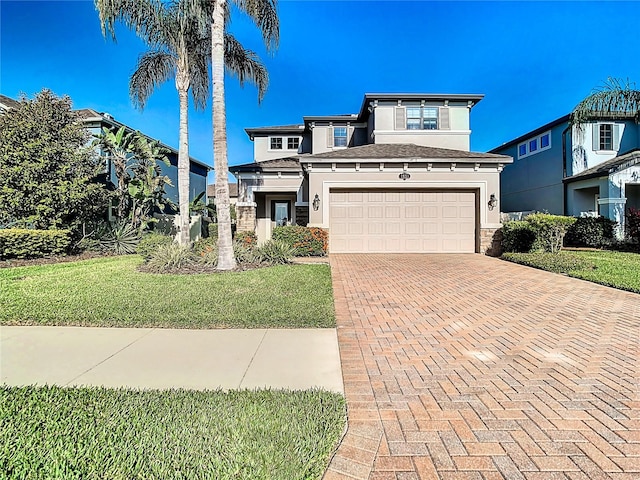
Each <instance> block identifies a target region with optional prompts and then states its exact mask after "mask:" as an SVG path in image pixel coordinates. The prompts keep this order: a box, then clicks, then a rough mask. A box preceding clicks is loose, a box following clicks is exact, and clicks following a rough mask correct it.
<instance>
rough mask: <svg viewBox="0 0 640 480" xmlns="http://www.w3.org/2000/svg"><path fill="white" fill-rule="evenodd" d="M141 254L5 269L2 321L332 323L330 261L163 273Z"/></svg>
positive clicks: (0, 274)
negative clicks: (147, 269) (145, 263)
mask: <svg viewBox="0 0 640 480" xmlns="http://www.w3.org/2000/svg"><path fill="white" fill-rule="evenodd" d="M141 263H142V258H141V257H139V256H137V255H130V256H121V257H106V258H99V259H93V260H86V261H78V262H69V263H60V264H55V265H40V266H31V267H14V268H4V269H0V292H2V308H1V309H0V324H5V325H80V326H100V327H170V328H231V327H235V328H272V327H275V328H278V327H282V328H307V327H308V328H316V327H334V326H335V315H334V310H333V294H332V289H331V272H330V269H329V266H328V265H281V266H274V267H268V268H260V269H255V270H249V271H245V272H232V273H226V274H223V275H221V274H206V275H205V274H202V275H169V274H163V275H157V274H150V273H143V272H140V271H138V270H137V267H138V266H139V265H140V264H141Z"/></svg>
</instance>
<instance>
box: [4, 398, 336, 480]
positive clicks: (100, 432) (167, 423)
mask: <svg viewBox="0 0 640 480" xmlns="http://www.w3.org/2000/svg"><path fill="white" fill-rule="evenodd" d="M345 417H346V413H345V403H344V398H343V397H342V396H341V395H339V394H335V393H330V392H325V391H320V390H308V391H296V392H293V391H271V390H258V391H248V390H244V391H229V392H221V391H207V392H197V391H186V390H164V391H139V390H126V389H120V390H109V389H104V388H60V387H52V386H47V387H32V386H30V387H6V386H5V387H0V472H2V478H8V479H40V478H50V479H99V478H100V479H101V478H109V479H131V478H145V479H162V480H166V479H205V478H206V479H210V478H216V479H269V480H272V479H283V480H295V479H319V478H321V476H322V474H323V472H324V470H325V469H326V466H327V464H328V461H329V457H330V455H331V453H332V451H333V449H334V448H335V447H336V445H337V442H338V440H339V438H340V436H341V434H342V432H343V429H344V425H345V421H346V420H345Z"/></svg>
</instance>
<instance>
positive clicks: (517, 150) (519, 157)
mask: <svg viewBox="0 0 640 480" xmlns="http://www.w3.org/2000/svg"><path fill="white" fill-rule="evenodd" d="M545 135H548V136H549V145H547V146H546V147H541V146H540V145H541V142H542V137H544V136H545ZM534 140H535V141H536V145H537V147H538V148H537V149H536V150H534V151H533V152H531V151H530V150H529V142H532V141H534ZM521 146H524V147H525V150H526V151H527V153H525V154H523V155H520V147H521ZM550 148H551V130H547V131H546V132H542V133H541V134H540V135H536V136H535V137H529V138H527V139H526V140H525V141H524V142H520V143H519V144H518V145H517V146H516V157H517V158H518V159H521V158H526V157H530V156H532V155H536V154H538V153H540V152H544V151H545V150H549V149H550Z"/></svg>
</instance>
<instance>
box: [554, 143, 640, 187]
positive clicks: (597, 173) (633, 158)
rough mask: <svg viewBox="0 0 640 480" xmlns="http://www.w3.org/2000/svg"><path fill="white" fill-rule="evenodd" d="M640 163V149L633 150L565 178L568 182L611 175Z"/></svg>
mask: <svg viewBox="0 0 640 480" xmlns="http://www.w3.org/2000/svg"><path fill="white" fill-rule="evenodd" d="M639 164H640V149H638V150H632V151H630V152H627V153H625V154H624V155H619V156H617V157H614V158H612V159H610V160H607V161H606V162H602V163H601V164H599V165H596V166H595V167H591V168H589V169H587V170H585V171H583V172H580V173H578V174H576V175H572V176H570V177H567V178H565V179H564V182H567V183H568V182H573V181H576V180H585V179H587V178H594V177H604V176H605V175H611V174H612V173H615V172H619V171H620V170H624V169H626V168H629V167H632V166H634V165H639Z"/></svg>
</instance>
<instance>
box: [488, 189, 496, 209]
mask: <svg viewBox="0 0 640 480" xmlns="http://www.w3.org/2000/svg"><path fill="white" fill-rule="evenodd" d="M488 205H489V210H493V209H494V208H496V205H498V199H497V198H496V194H495V193H492V194H491V195H490V196H489V204H488Z"/></svg>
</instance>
